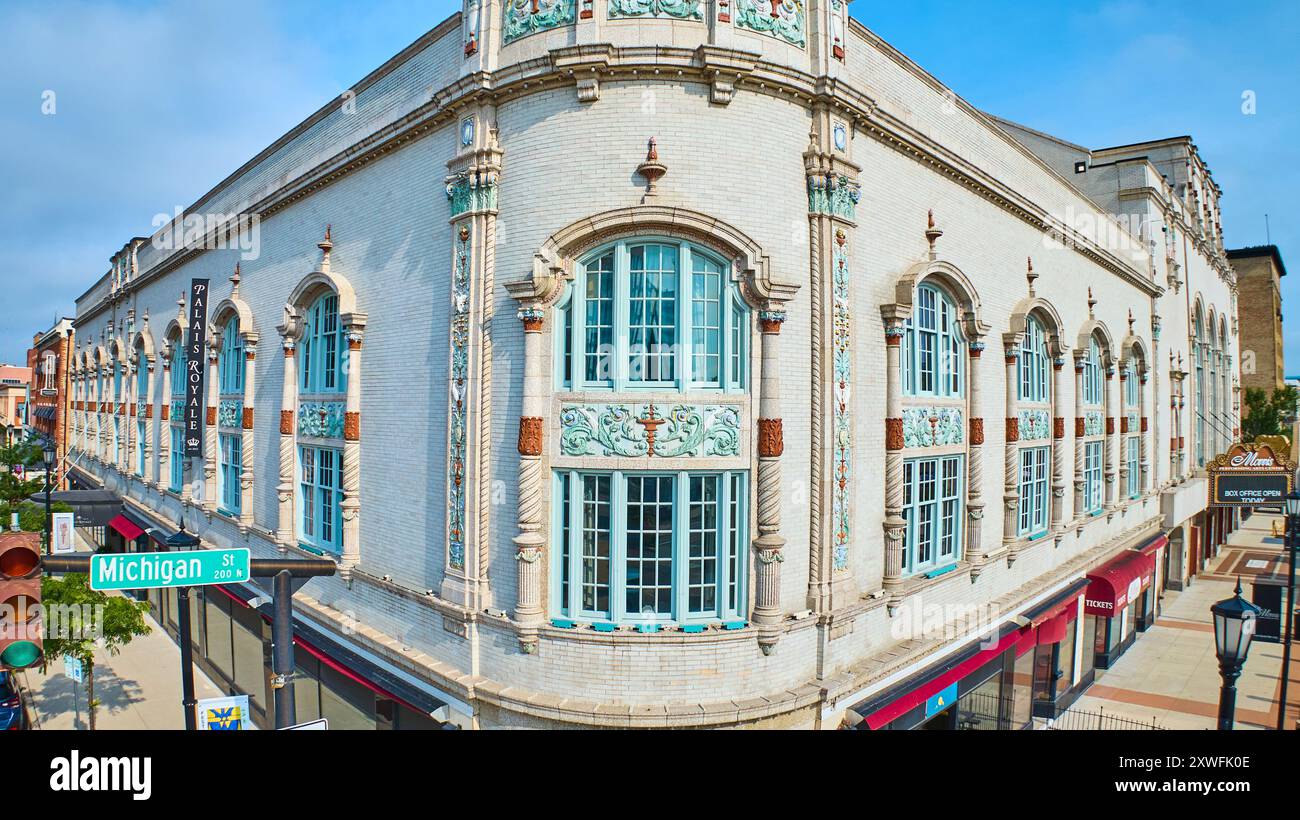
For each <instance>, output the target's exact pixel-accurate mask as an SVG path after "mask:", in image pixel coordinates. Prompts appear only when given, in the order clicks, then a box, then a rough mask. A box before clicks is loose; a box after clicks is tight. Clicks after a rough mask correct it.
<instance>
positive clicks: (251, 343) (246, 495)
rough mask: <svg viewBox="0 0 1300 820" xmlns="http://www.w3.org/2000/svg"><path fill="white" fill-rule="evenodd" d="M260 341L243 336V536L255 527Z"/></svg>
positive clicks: (241, 484)
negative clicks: (255, 423) (255, 421)
mask: <svg viewBox="0 0 1300 820" xmlns="http://www.w3.org/2000/svg"><path fill="white" fill-rule="evenodd" d="M256 385H257V337H256V336H255V335H253V334H247V335H245V336H244V412H243V418H241V419H240V428H241V430H240V454H241V457H242V460H241V463H240V479H239V526H240V529H241V530H243V531H244V532H248V529H249V528H250V527H252V526H253V485H254V478H255V473H254V470H255V465H256V464H257V461H256V459H254V458H253V455H254V452H253V451H254V448H255V447H256V444H255V439H254V438H253V415H254V413H253V406H254V403H255V401H256V397H257V391H256V389H255V387H256Z"/></svg>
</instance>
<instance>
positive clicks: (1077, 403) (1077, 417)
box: [1074, 350, 1088, 521]
mask: <svg viewBox="0 0 1300 820" xmlns="http://www.w3.org/2000/svg"><path fill="white" fill-rule="evenodd" d="M1087 355H1088V353H1087V350H1076V351H1075V352H1074V520H1075V521H1081V520H1083V516H1084V513H1083V506H1084V505H1083V484H1084V482H1083V462H1084V457H1083V452H1084V446H1083V436H1084V432H1085V431H1086V427H1087V419H1086V418H1085V417H1084V409H1083V368H1084V360H1085V358H1086V357H1087Z"/></svg>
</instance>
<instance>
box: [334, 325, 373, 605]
mask: <svg viewBox="0 0 1300 820" xmlns="http://www.w3.org/2000/svg"><path fill="white" fill-rule="evenodd" d="M339 321H341V322H343V325H344V328H345V329H346V331H347V338H348V360H347V367H348V371H347V373H348V393H347V406H346V407H345V408H344V414H343V501H342V503H340V504H339V508H340V511H341V512H342V514H343V551H342V555H341V556H340V561H339V576H340V577H341V578H343V580H344V581H349V580H351V578H352V570H353V569H354V568H355V567H356V566H357V564H359V563H360V562H361V345H362V342H364V341H365V335H366V318H365V317H364V316H362V315H361V314H355V313H354V314H351V315H349V316H340V317H339Z"/></svg>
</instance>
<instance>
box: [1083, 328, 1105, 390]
mask: <svg viewBox="0 0 1300 820" xmlns="http://www.w3.org/2000/svg"><path fill="white" fill-rule="evenodd" d="M1105 397H1106V393H1105V390H1104V388H1103V387H1102V375H1101V344H1100V343H1098V342H1097V339H1096V337H1095V336H1094V337H1093V338H1092V340H1091V341H1090V342H1089V343H1088V355H1087V356H1085V357H1084V360H1083V403H1084V404H1087V405H1090V406H1097V405H1101V404H1105V403H1106V398H1105Z"/></svg>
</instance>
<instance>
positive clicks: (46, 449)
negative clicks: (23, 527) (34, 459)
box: [41, 437, 59, 555]
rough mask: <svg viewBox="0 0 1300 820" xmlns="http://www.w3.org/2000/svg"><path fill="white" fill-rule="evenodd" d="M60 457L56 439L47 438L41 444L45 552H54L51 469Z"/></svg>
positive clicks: (52, 481)
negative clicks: (55, 444)
mask: <svg viewBox="0 0 1300 820" xmlns="http://www.w3.org/2000/svg"><path fill="white" fill-rule="evenodd" d="M58 457H59V451H58V449H57V448H56V447H55V446H54V439H52V438H48V437H47V438H46V439H45V441H44V442H43V443H42V444H41V458H43V459H45V554H46V555H52V554H54V513H53V512H52V510H51V504H50V497H51V496H52V495H54V479H53V477H52V476H51V475H50V471H51V470H53V469H54V464H55V462H56V461H57V459H58Z"/></svg>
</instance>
